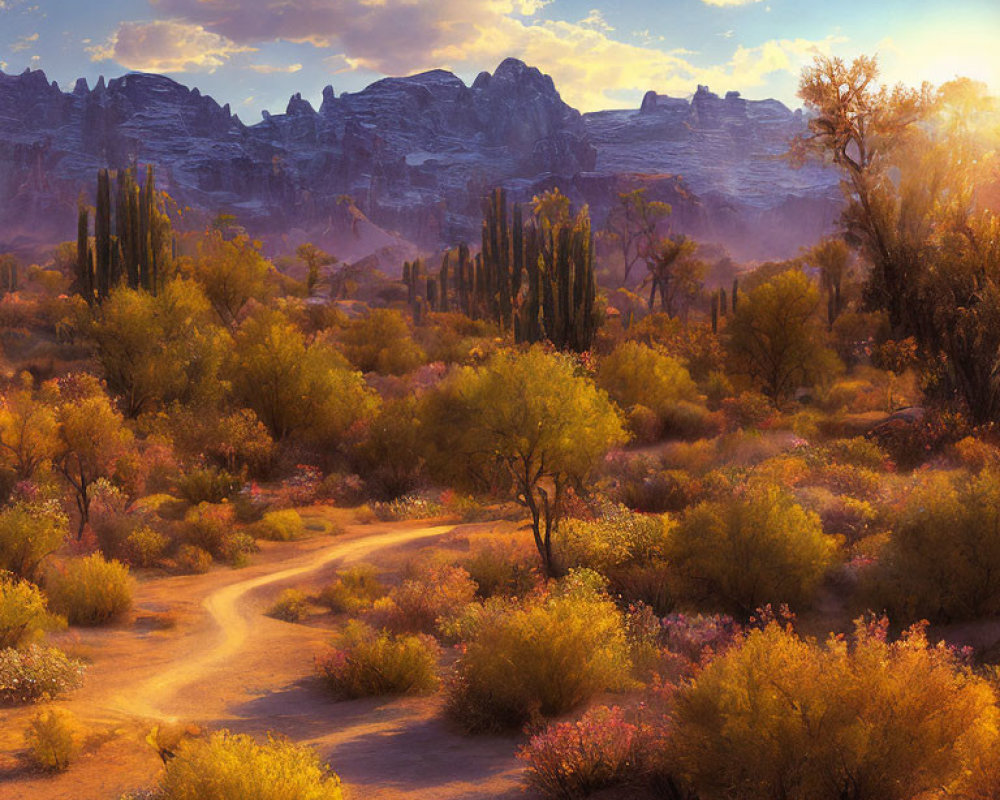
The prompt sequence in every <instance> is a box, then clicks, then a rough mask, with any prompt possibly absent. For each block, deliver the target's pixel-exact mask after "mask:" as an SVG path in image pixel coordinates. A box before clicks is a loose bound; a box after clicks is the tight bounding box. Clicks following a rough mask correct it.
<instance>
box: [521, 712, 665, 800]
mask: <svg viewBox="0 0 1000 800" xmlns="http://www.w3.org/2000/svg"><path fill="white" fill-rule="evenodd" d="M651 745H652V740H651V737H650V735H649V732H648V730H646V729H644V728H642V727H640V726H638V725H635V724H633V723H630V722H628V721H626V719H625V713H624V712H623V711H622V709H620V708H618V707H614V708H608V707H607V706H598V707H597V708H592V709H590V710H589V711H588V712H587V713H586V714H584V715H583V716H582V717H581V718H580V719H579V720H578V721H577V722H560V723H557V724H555V725H550V726H549V727H547V728H546V729H545V730H544V731H542V732H541V733H538V734H536V735H534V736H532V737H531V740H530V741H529V742H528V744H527V745H525V746H524V747H522V748H521V750H520V751H519V752H518V754H517V757H518V759H519V760H520V761H523V762H524V764H525V777H524V780H525V783H526V784H527V785H528V787H529V788H531V789H534V790H535V791H537V792H539V793H540V794H541V795H542V796H543V797H547V798H554V799H555V800H576V799H577V798H584V797H589V796H590V795H591V794H594V793H595V792H598V791H600V790H601V789H606V788H610V787H615V786H622V785H628V784H630V783H635V782H638V780H640V779H641V778H642V777H643V772H644V769H645V767H646V763H647V761H648V760H649V757H650V752H649V751H650V749H651Z"/></svg>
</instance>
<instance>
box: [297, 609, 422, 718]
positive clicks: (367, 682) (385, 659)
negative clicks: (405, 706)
mask: <svg viewBox="0 0 1000 800" xmlns="http://www.w3.org/2000/svg"><path fill="white" fill-rule="evenodd" d="M439 653H440V648H439V647H438V645H437V643H436V642H435V641H434V640H433V639H432V638H431V637H429V636H423V635H421V636H411V635H401V636H394V635H392V634H391V633H389V632H388V631H376V630H375V629H374V628H372V627H370V626H368V625H365V624H364V623H361V622H357V621H352V622H350V623H348V625H347V628H346V629H345V630H344V633H343V635H342V636H341V637H340V641H339V642H338V643H337V646H336V647H334V648H333V649H331V650H330V651H329V652H327V653H324V654H323V655H321V656H320V657H319V658H317V660H316V668H317V671H318V672H319V675H320V677H321V678H322V680H323V683H324V685H325V686H326V687H327V688H328V689H329V690H330V691H331V692H332V693H333V694H334V695H335V696H337V697H339V698H343V699H352V698H356V697H376V696H381V695H393V694H428V693H430V692H433V691H434V690H435V689H436V688H437V685H438V678H437V659H438V655H439Z"/></svg>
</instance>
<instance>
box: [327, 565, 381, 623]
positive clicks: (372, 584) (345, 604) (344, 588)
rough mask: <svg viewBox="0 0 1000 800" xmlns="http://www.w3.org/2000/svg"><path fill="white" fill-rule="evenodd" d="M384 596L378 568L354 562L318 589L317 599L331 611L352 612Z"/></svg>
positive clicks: (366, 606)
mask: <svg viewBox="0 0 1000 800" xmlns="http://www.w3.org/2000/svg"><path fill="white" fill-rule="evenodd" d="M384 596H385V587H383V586H382V583H381V581H379V579H378V570H377V569H376V568H375V567H374V566H372V565H371V564H355V565H354V566H352V567H348V568H347V569H345V570H341V571H340V572H339V573H337V580H336V581H334V582H333V583H331V584H330V585H329V586H326V587H324V588H323V590H322V591H320V593H319V597H317V601H318V602H319V603H320V605H324V606H326V607H327V608H329V609H330V610H331V611H337V612H346V613H353V612H355V611H359V610H360V609H362V608H368V607H369V606H370V605H371V604H372V603H374V602H375V601H376V600H378V599H379V598H380V597H384Z"/></svg>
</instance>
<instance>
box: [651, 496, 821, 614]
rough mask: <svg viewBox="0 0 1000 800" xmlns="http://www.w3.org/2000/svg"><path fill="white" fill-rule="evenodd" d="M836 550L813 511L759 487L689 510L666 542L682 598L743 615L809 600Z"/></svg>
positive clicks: (787, 497) (802, 603) (669, 559)
mask: <svg viewBox="0 0 1000 800" xmlns="http://www.w3.org/2000/svg"><path fill="white" fill-rule="evenodd" d="M836 553H837V545H836V543H835V542H834V540H832V539H831V538H829V537H827V536H825V535H824V534H823V529H822V525H821V524H820V520H819V517H818V516H817V515H816V514H814V513H812V512H808V511H805V510H804V509H803V508H802V507H801V506H799V505H796V503H795V502H794V500H792V498H791V497H789V496H788V495H787V494H785V493H784V492H783V491H781V490H779V489H777V488H774V487H761V486H756V487H747V488H746V489H745V491H744V492H743V494H742V495H737V496H735V497H731V498H730V499H727V500H720V501H717V502H706V503H701V504H700V505H698V506H695V507H694V508H692V509H690V510H688V511H687V512H686V513H685V514H684V516H683V517H682V518H681V520H680V523H679V524H678V525H677V527H676V528H675V529H674V530H673V532H672V533H671V535H670V536H669V537H668V544H667V548H666V557H667V561H668V562H669V563H670V565H671V569H672V572H673V573H674V575H675V578H676V585H677V591H678V592H679V594H680V595H681V596H682V597H684V598H685V599H687V600H689V601H691V602H694V603H696V604H698V605H699V606H700V605H702V604H704V605H707V606H709V607H713V608H716V609H719V610H724V611H730V612H733V613H737V614H741V615H744V616H747V615H749V614H752V613H753V612H754V611H755V610H756V609H757V608H759V607H760V606H763V605H766V604H768V603H772V604H774V605H775V606H777V605H780V604H782V603H787V604H789V605H790V606H792V607H800V606H802V605H804V604H806V603H808V602H809V601H810V599H811V598H812V596H813V593H814V592H815V590H816V589H817V588H818V586H819V583H820V581H821V580H822V579H823V577H824V575H825V574H826V572H827V570H828V569H829V568H830V567H831V566H832V565H833V563H834V560H835V558H836Z"/></svg>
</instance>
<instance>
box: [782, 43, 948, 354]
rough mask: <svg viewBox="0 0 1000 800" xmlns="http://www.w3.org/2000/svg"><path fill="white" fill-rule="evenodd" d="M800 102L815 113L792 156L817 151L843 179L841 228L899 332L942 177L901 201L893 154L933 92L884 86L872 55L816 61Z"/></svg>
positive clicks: (927, 178) (930, 177) (872, 293)
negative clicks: (930, 203)
mask: <svg viewBox="0 0 1000 800" xmlns="http://www.w3.org/2000/svg"><path fill="white" fill-rule="evenodd" d="M799 97H801V98H802V100H803V101H804V103H805V105H806V108H807V109H809V111H810V112H811V116H810V118H809V134H808V135H806V136H804V137H801V138H799V139H798V140H797V141H796V142H795V143H794V145H793V155H795V156H796V157H802V156H804V155H805V154H806V153H808V152H810V151H811V152H813V153H819V154H821V155H822V156H823V157H824V158H825V159H827V160H829V161H831V162H832V163H833V164H834V165H835V166H837V167H838V168H839V169H840V170H841V172H842V173H843V174H844V176H845V182H844V184H843V186H844V190H845V194H846V199H847V207H846V209H845V211H844V214H843V223H844V226H845V228H846V230H847V233H848V236H849V237H850V239H851V241H852V242H854V243H855V244H857V245H858V246H860V248H861V250H862V252H864V253H865V255H866V256H867V258H868V259H869V261H870V262H871V265H872V272H871V276H870V278H869V281H868V297H869V300H870V302H871V303H872V304H873V305H874V306H876V307H879V308H885V309H886V310H887V311H888V314H889V322H890V324H891V325H892V328H893V330H894V332H900V331H903V330H905V328H906V327H907V325H908V324H909V315H908V313H907V305H908V298H909V297H910V296H911V295H910V292H911V290H912V289H913V278H914V273H915V272H916V271H918V270H919V263H918V250H919V244H920V242H919V236H916V237H915V236H914V230H915V227H917V226H915V224H914V223H920V222H921V220H920V217H922V216H924V215H923V213H921V212H922V211H923V209H922V208H920V206H924V207H925V208H926V207H927V203H926V200H929V199H930V195H931V194H933V192H934V191H935V189H936V188H937V186H938V181H939V177H940V173H939V172H938V171H937V170H934V171H933V172H930V173H928V172H925V173H924V175H923V179H924V182H925V184H924V190H923V191H921V192H917V193H915V194H914V195H913V196H912V197H910V198H909V199H908V201H907V202H903V197H904V196H903V194H902V193H901V192H898V191H897V190H896V189H895V187H894V186H893V182H892V180H890V177H889V171H890V170H891V168H892V167H893V166H894V162H895V161H896V159H894V156H895V155H896V154H898V153H899V152H900V151H901V150H902V149H904V148H905V147H906V146H907V144H908V143H909V141H910V140H911V139H912V137H913V136H915V135H916V134H917V130H916V123H918V122H919V121H920V120H921V119H923V118H925V117H926V116H927V115H928V113H929V111H930V108H931V105H932V98H931V94H930V87H929V86H928V85H926V84H925V85H924V87H922V89H920V90H919V91H917V90H912V89H907V88H905V87H903V86H896V87H894V88H892V89H889V88H887V87H885V86H879V85H878V62H877V61H876V59H874V58H869V57H867V56H860V57H859V58H857V59H855V60H854V61H853V62H852V63H851V65H850V66H847V65H846V64H845V63H844V62H843V61H842V60H841V59H839V58H829V57H826V56H817V57H816V60H815V62H814V64H813V66H812V67H810V68H807V69H806V70H804V71H803V73H802V79H801V81H800V83H799ZM896 166H898V164H896ZM904 335H905V334H904Z"/></svg>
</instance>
